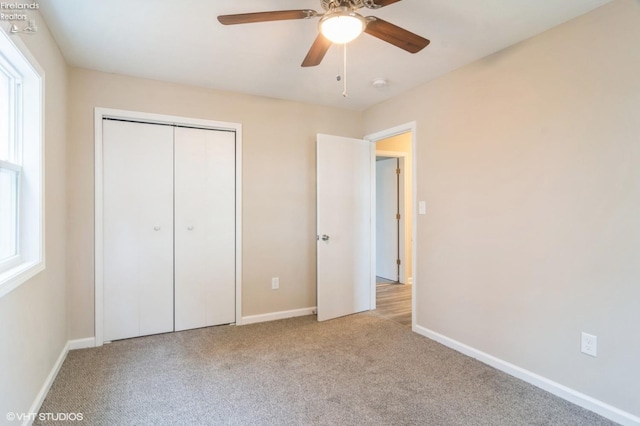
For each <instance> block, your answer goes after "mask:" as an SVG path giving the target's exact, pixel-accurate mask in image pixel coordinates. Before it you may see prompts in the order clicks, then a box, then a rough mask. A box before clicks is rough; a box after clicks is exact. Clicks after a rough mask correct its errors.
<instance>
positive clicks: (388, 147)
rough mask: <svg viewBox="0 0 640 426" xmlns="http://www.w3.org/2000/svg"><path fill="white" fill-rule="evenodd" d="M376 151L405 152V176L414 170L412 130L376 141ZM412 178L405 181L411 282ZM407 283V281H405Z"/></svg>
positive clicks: (407, 273) (407, 272)
mask: <svg viewBox="0 0 640 426" xmlns="http://www.w3.org/2000/svg"><path fill="white" fill-rule="evenodd" d="M376 151H393V152H404V153H406V154H407V156H406V157H405V158H404V173H405V176H408V177H411V176H412V173H413V170H412V166H413V164H412V163H413V156H412V153H411V132H409V133H402V134H400V135H396V136H393V137H390V138H387V139H382V140H381V141H378V142H377V143H376ZM411 183H412V182H411V179H409V181H408V182H407V181H405V194H406V196H405V200H404V213H403V214H404V220H405V225H406V226H405V232H404V253H405V262H404V266H403V268H404V273H405V277H407V280H406V281H407V282H409V283H411V278H412V277H411V271H412V269H411V268H412V263H411V260H412V259H411V237H412V231H411V221H412V200H411V191H412V188H411ZM403 284H406V283H403Z"/></svg>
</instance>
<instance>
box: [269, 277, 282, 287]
mask: <svg viewBox="0 0 640 426" xmlns="http://www.w3.org/2000/svg"><path fill="white" fill-rule="evenodd" d="M279 288H280V278H278V277H273V278H271V290H277V289H279Z"/></svg>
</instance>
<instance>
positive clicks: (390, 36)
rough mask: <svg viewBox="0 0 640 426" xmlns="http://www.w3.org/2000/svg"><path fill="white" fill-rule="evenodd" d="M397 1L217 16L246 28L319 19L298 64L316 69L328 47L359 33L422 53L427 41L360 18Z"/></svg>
mask: <svg viewBox="0 0 640 426" xmlns="http://www.w3.org/2000/svg"><path fill="white" fill-rule="evenodd" d="M399 1H400V0H320V3H321V6H322V9H323V10H324V12H323V13H320V12H316V11H315V10H311V9H300V10H277V11H271V12H256V13H240V14H236V15H221V16H218V21H220V23H222V24H224V25H235V24H249V23H254V22H268V21H285V20H292V19H311V18H320V22H319V29H320V31H319V34H318V36H317V37H316V40H315V41H314V42H313V45H312V46H311V49H310V50H309V53H307V56H306V57H305V58H304V61H302V66H303V67H313V66H316V65H319V64H320V62H322V59H323V58H324V55H325V54H326V53H327V51H328V50H329V47H331V44H332V43H340V44H345V43H348V42H350V41H352V40H354V39H355V38H356V37H358V36H359V35H360V34H361V33H363V32H365V33H367V34H369V35H372V36H374V37H377V38H379V39H380V40H384V41H386V42H387V43H391V44H392V45H394V46H397V47H399V48H401V49H404V50H406V51H407V52H410V53H417V52H419V51H421V50H422V49H424V48H425V47H426V46H427V45H428V44H429V40H427V39H426V38H423V37H421V36H419V35H417V34H414V33H412V32H410V31H407V30H405V29H404V28H400V27H398V26H396V25H394V24H392V23H389V22H387V21H384V20H382V19H380V18H376V17H375V16H367V17H364V16H362V15H360V14H359V13H358V10H359V9H362V8H363V7H366V8H368V9H379V8H381V7H384V6H388V5H390V4H393V3H397V2H399Z"/></svg>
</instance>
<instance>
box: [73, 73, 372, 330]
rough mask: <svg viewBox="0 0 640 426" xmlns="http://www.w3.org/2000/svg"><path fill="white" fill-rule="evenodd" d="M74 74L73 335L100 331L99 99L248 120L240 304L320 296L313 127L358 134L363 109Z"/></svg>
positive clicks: (246, 310)
mask: <svg viewBox="0 0 640 426" xmlns="http://www.w3.org/2000/svg"><path fill="white" fill-rule="evenodd" d="M70 84H71V90H70V116H71V117H73V120H72V121H71V122H70V127H69V132H70V133H69V136H70V138H69V144H70V146H69V158H68V161H69V196H70V199H69V258H68V274H69V286H70V299H69V310H70V314H69V315H70V322H69V325H70V336H71V338H82V337H89V336H93V335H94V309H93V303H94V302H93V300H94V287H93V286H94V283H93V274H94V270H93V267H94V261H93V255H94V239H93V215H94V210H93V194H94V191H93V184H94V183H93V173H94V167H93V143H94V141H93V109H94V107H105V108H118V109H127V110H134V111H144V112H152V113H158V114H170V115H179V116H186V117H195V118H202V119H210V120H217V121H229V122H238V123H241V124H242V126H243V158H242V161H243V199H242V201H243V227H244V229H243V234H244V235H243V241H242V244H243V283H242V285H243V288H242V290H243V300H242V306H243V311H242V314H243V316H249V315H258V314H265V313H271V312H279V311H286V310H291V309H300V308H306V307H312V306H315V304H316V281H315V273H316V271H315V248H316V242H315V241H316V239H315V235H316V230H315V214H316V213H315V137H316V133H318V132H320V133H329V134H337V135H343V136H351V137H359V136H361V135H362V116H361V113H358V112H351V111H345V110H337V109H331V108H325V107H319V106H313V105H308V104H301V103H296V102H288V101H281V100H275V99H267V98H260V97H255V96H246V95H240V94H232V93H226V92H219V91H214V90H207V89H202V88H198V87H190V86H182V85H177V84H169V83H161V82H158V81H152V80H145V79H138V78H133V77H125V76H121V75H114V74H105V73H100V72H95V71H89V70H84V69H72V71H71V78H70ZM276 276H277V277H280V289H279V290H271V277H276Z"/></svg>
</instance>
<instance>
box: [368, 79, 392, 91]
mask: <svg viewBox="0 0 640 426" xmlns="http://www.w3.org/2000/svg"><path fill="white" fill-rule="evenodd" d="M371 85H372V86H373V87H375V88H376V89H382V88H383V87H387V86H388V85H389V82H388V81H387V79H386V78H375V79H373V81H372V82H371Z"/></svg>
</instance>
